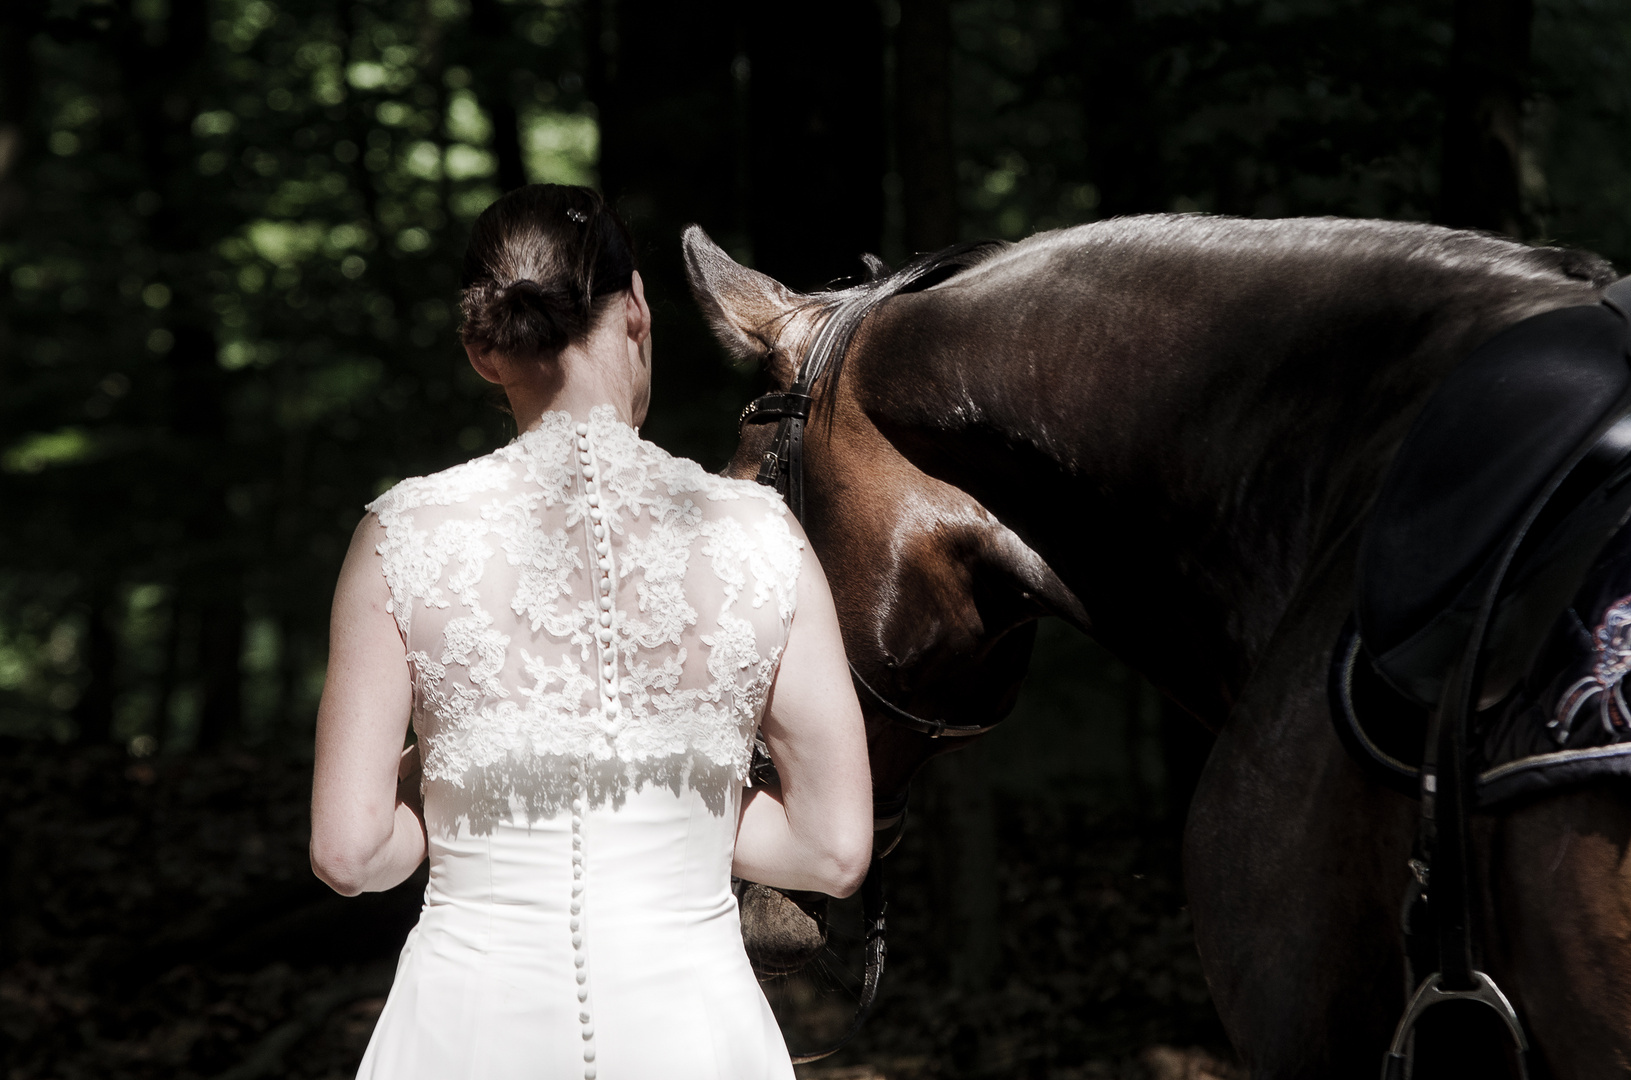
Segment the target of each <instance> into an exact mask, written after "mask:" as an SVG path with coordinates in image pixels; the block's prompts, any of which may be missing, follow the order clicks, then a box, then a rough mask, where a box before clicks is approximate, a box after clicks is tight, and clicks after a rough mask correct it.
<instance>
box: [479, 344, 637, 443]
mask: <svg viewBox="0 0 1631 1080" xmlns="http://www.w3.org/2000/svg"><path fill="white" fill-rule="evenodd" d="M605 321H606V322H607V323H614V322H615V323H617V324H621V322H622V320H610V319H608V320H605ZM604 330H605V331H608V332H596V333H592V334H591V335H590V336H589V337H588V338H587V339H585V340H584V341H583V342H581V343H579V344H574V345H569V346H567V347H566V348H565V349H563V350H561V352H560V354H559V355H558V356H555V357H551V358H548V359H538V360H516V359H507V360H506V361H504V364H503V369H502V370H503V375H504V380H503V386H504V393H505V396H506V397H508V398H509V401H510V411H511V412H512V413H513V414H514V416H515V423H516V427H517V429H518V430H520V431H530V430H531V429H532V428H534V427H536V426H537V425H538V421H539V420H540V419H542V417H543V415H544V413H546V412H566V413H571V414H572V416H573V417H574V418H575V419H577V420H587V419H588V418H589V412H590V410H591V409H594V408H595V407H596V406H599V405H609V406H611V408H612V411H613V412H615V413H616V414H617V418H618V419H619V420H621V421H623V422H624V423H625V424H628V425H629V426H630V427H638V426H639V425H640V424H641V423H642V422H643V421H644V420H645V413H646V404H647V402H648V401H649V399H650V389H649V387H650V371H651V367H650V350H649V347H646V348H642V347H641V346H640V344H638V343H636V344H635V345H634V346H633V347H632V348H631V347H630V339H629V337H628V335H626V334H624V333H621V332H620V331H621V326H620V325H617V326H607V327H605V328H604ZM646 341H647V342H649V341H650V338H649V337H648V338H646Z"/></svg>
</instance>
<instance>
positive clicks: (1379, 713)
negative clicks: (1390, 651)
mask: <svg viewBox="0 0 1631 1080" xmlns="http://www.w3.org/2000/svg"><path fill="white" fill-rule="evenodd" d="M1352 646H1353V642H1351V641H1349V640H1345V642H1344V648H1343V650H1342V651H1341V652H1339V655H1338V656H1337V658H1336V663H1335V665H1334V666H1333V670H1332V685H1331V690H1332V706H1333V708H1332V716H1333V720H1334V722H1335V723H1336V726H1337V733H1338V735H1339V736H1340V737H1341V738H1342V741H1343V743H1344V745H1345V746H1347V748H1348V750H1349V752H1350V753H1352V754H1353V755H1354V757H1356V758H1357V759H1358V760H1359V761H1360V762H1361V763H1362V764H1364V765H1366V766H1367V767H1368V768H1369V769H1370V770H1371V771H1372V773H1373V775H1375V776H1376V777H1377V779H1379V780H1381V781H1382V782H1384V783H1387V784H1389V785H1390V786H1392V787H1395V788H1397V789H1399V790H1401V791H1404V792H1406V793H1409V794H1412V795H1415V794H1417V779H1416V775H1417V769H1418V767H1419V765H1420V763H1421V750H1422V741H1423V738H1424V736H1425V734H1426V722H1427V710H1426V709H1424V708H1421V707H1420V706H1418V705H1416V704H1415V703H1413V702H1411V701H1409V700H1408V699H1406V698H1405V697H1403V696H1402V695H1400V694H1398V693H1396V692H1394V691H1392V690H1391V689H1390V688H1389V687H1387V686H1386V684H1385V683H1383V682H1382V681H1381V680H1380V679H1379V678H1377V677H1376V675H1375V674H1374V672H1373V671H1372V670H1371V668H1370V663H1369V661H1368V660H1367V658H1366V657H1365V656H1364V655H1363V653H1362V652H1361V651H1360V650H1358V649H1357V648H1356V647H1352ZM1628 673H1631V525H1626V526H1624V527H1622V528H1621V529H1620V530H1619V531H1618V532H1617V533H1615V535H1614V538H1613V539H1612V540H1611V541H1609V544H1608V547H1607V548H1605V549H1604V551H1603V554H1602V556H1601V557H1600V558H1599V560H1598V561H1597V563H1596V565H1595V566H1594V567H1593V568H1592V570H1591V573H1590V574H1589V575H1588V576H1587V577H1586V579H1585V581H1584V583H1583V584H1582V585H1581V587H1580V589H1579V591H1578V592H1577V593H1576V594H1575V596H1574V603H1573V606H1571V607H1570V608H1569V609H1568V610H1567V611H1565V612H1564V613H1563V614H1562V615H1561V616H1560V617H1559V618H1558V619H1557V621H1556V622H1555V623H1553V624H1552V627H1551V629H1550V631H1549V632H1548V633H1547V636H1546V639H1545V642H1544V644H1543V645H1542V646H1541V650H1540V653H1539V655H1538V656H1537V658H1536V661H1535V663H1534V665H1533V666H1532V667H1531V668H1530V670H1529V672H1528V674H1527V675H1525V677H1524V678H1523V679H1522V680H1521V681H1520V682H1519V683H1518V685H1517V686H1516V687H1515V688H1514V689H1513V691H1512V692H1511V693H1510V694H1508V696H1507V697H1506V698H1505V699H1504V700H1503V701H1501V702H1499V703H1497V704H1495V705H1494V706H1492V707H1491V708H1489V709H1486V710H1484V711H1483V712H1481V713H1479V714H1478V715H1477V716H1476V717H1474V718H1473V721H1472V730H1471V738H1470V740H1469V745H1470V750H1471V754H1472V760H1471V764H1472V767H1473V771H1474V772H1475V774H1476V776H1477V778H1478V779H1477V800H1476V801H1477V805H1478V806H1479V807H1480V808H1486V809H1487V808H1489V807H1491V806H1493V805H1496V804H1498V803H1501V802H1505V801H1507V800H1509V799H1514V798H1517V797H1520V796H1524V795H1532V794H1536V793H1540V792H1545V791H1550V790H1555V789H1557V788H1560V787H1563V786H1565V785H1572V784H1578V783H1582V782H1584V781H1587V780H1592V779H1596V778H1599V777H1604V776H1631V700H1628V698H1627V690H1626V688H1625V685H1624V682H1625V677H1626V675H1627V674H1628Z"/></svg>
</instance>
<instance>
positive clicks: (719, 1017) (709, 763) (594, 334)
mask: <svg viewBox="0 0 1631 1080" xmlns="http://www.w3.org/2000/svg"><path fill="white" fill-rule="evenodd" d="M464 281H465V292H464V303H463V307H464V330H463V336H464V342H465V348H466V352H467V353H468V355H469V358H470V363H471V364H472V365H473V366H474V367H475V369H476V371H478V372H480V373H481V375H482V377H483V378H486V379H488V380H489V381H491V382H494V383H497V384H499V385H500V386H502V387H503V388H504V392H505V394H506V396H507V397H508V398H509V402H510V407H511V409H512V411H513V412H514V415H515V419H516V424H517V426H518V428H519V429H520V431H521V434H520V436H518V437H517V438H516V439H515V441H513V442H512V443H510V444H509V445H508V446H506V447H504V448H503V449H501V450H498V451H496V452H494V453H492V454H488V455H487V456H485V457H481V458H477V459H475V460H474V461H470V462H467V463H466V464H464V465H459V466H456V467H454V468H452V469H448V470H446V471H445V472H441V473H437V474H436V475H434V476H428V477H419V478H415V479H411V480H406V481H404V482H402V483H401V484H398V485H397V486H396V487H394V488H392V489H391V490H390V491H389V492H387V493H386V494H385V495H383V496H382V497H380V498H379V499H378V500H376V501H375V502H374V503H373V504H372V505H371V506H370V507H369V511H370V513H369V514H368V516H367V517H365V518H364V519H363V522H362V524H361V525H360V526H359V527H358V529H357V533H356V536H355V538H354V539H353V541H352V545H351V550H350V552H349V553H348V554H347V556H346V561H345V566H344V569H342V571H341V573H340V582H339V586H338V588H337V589H336V593H335V600H334V615H333V629H332V638H331V642H330V661H329V673H328V682H327V684H326V685H325V687H324V690H323V701H322V705H321V708H320V710H319V713H318V721H317V763H316V776H315V781H314V785H313V793H312V844H311V854H312V866H313V868H314V869H315V870H316V872H317V874H318V876H319V877H321V878H322V879H323V880H324V881H326V882H328V883H329V884H330V885H331V886H333V887H334V888H335V889H337V890H338V891H340V892H342V893H345V894H347V895H351V894H355V893H358V892H364V891H370V890H379V889H388V888H390V887H391V886H393V885H396V884H397V883H399V882H401V881H402V880H404V879H405V878H407V877H408V875H409V874H411V873H412V872H413V870H414V869H415V868H416V867H417V866H418V865H419V863H420V861H421V860H422V859H424V858H425V856H426V854H427V850H428V854H429V857H430V884H429V886H428V887H427V889H426V890H425V907H424V911H423V914H422V915H421V917H420V920H419V925H418V926H417V927H416V928H415V929H414V931H413V933H412V934H410V935H409V937H408V942H407V944H406V946H405V947H404V948H403V950H402V958H401V960H400V962H399V964H398V967H397V975H396V982H395V984H394V985H393V987H392V989H391V996H390V999H389V1000H388V1001H387V1003H386V1006H385V1010H384V1012H383V1013H382V1014H381V1015H380V1019H379V1024H378V1026H377V1027H376V1028H375V1031H374V1036H373V1039H372V1041H371V1042H370V1043H369V1046H368V1052H367V1054H366V1056H365V1057H364V1059H363V1064H362V1069H361V1072H360V1073H359V1076H361V1077H364V1078H379V1080H415V1078H423V1080H458V1078H465V1077H468V1078H472V1080H510V1078H514V1080H522V1078H527V1080H534V1078H556V1077H560V1078H567V1077H571V1078H577V1077H582V1078H584V1080H596V1077H597V1076H600V1077H604V1078H605V1080H654V1078H658V1077H661V1078H663V1080H683V1078H691V1077H696V1078H720V1080H735V1078H748V1077H751V1078H760V1077H791V1076H792V1068H791V1065H790V1064H789V1062H788V1055H787V1050H786V1047H785V1046H784V1044H783V1043H782V1039H781V1034H780V1032H779V1031H778V1030H777V1028H776V1024H775V1020H774V1018H773V1017H772V1015H771V1013H770V1010H769V1008H768V1006H767V1004H766V1002H765V999H764V996H763V994H762V993H761V992H760V990H759V987H758V984H757V982H756V981H755V979H754V976H753V973H752V970H751V969H750V967H749V965H748V961H747V957H746V955H745V953H744V952H743V948H742V941H741V931H740V926H739V923H738V915H737V910H736V902H735V899H734V898H733V896H732V895H731V891H730V876H731V874H732V873H735V874H737V875H738V876H741V877H745V878H749V879H751V880H753V881H758V882H763V883H766V884H770V885H776V886H780V887H783V888H789V889H810V890H817V891H821V892H827V893H831V894H833V895H837V896H844V895H847V894H849V893H850V892H852V891H853V890H854V889H855V888H856V887H857V885H858V884H859V882H860V880H861V878H862V876H863V874H864V872H865V868H866V865H867V861H868V858H869V856H870V846H871V784H870V779H869V776H868V771H867V762H866V747H865V741H864V736H863V732H862V727H861V719H860V711H859V708H858V706H857V705H856V701H855V696H854V691H853V689H852V688H851V685H850V681H849V674H848V668H847V666H846V664H845V661H844V654H843V647H842V643H841V642H840V639H839V633H838V624H837V618H836V616H835V614H834V611H833V606H832V600H831V597H830V596H829V594H828V592H827V585H826V582H825V579H824V578H823V576H822V573H821V568H820V566H819V565H818V564H817V563H816V561H815V558H814V556H813V555H812V554H811V553H810V550H809V547H808V545H807V544H805V543H804V540H803V537H802V533H801V531H800V530H799V528H798V525H797V524H796V523H795V522H793V521H792V519H791V517H790V516H789V515H788V514H787V512H786V510H785V508H784V507H783V505H782V504H781V502H780V501H779V500H778V499H777V498H776V497H775V496H774V494H773V493H769V492H768V491H767V489H765V488H761V487H759V486H757V485H755V484H752V483H750V482H746V481H739V480H730V479H725V478H723V477H719V476H714V475H712V474H709V473H706V472H704V471H703V470H702V468H701V467H700V466H698V465H696V464H695V463H693V462H690V461H686V460H683V459H679V458H674V457H670V456H669V455H668V454H666V453H664V452H663V451H662V450H660V449H658V448H657V447H656V446H654V445H652V444H651V443H648V442H644V441H642V440H641V439H640V438H639V435H638V432H637V430H636V429H637V426H638V425H639V424H640V423H641V422H642V421H643V420H644V418H645V412H646V406H647V403H648V401H649V398H650V388H651V311H650V308H648V307H647V306H646V299H645V294H644V290H643V289H642V286H641V283H640V275H639V274H638V273H637V272H636V271H635V268H634V257H633V253H632V246H631V244H630V242H629V238H628V234H627V232H626V231H625V229H624V227H623V225H622V224H621V223H620V222H619V221H618V220H617V218H616V216H615V215H614V214H613V213H612V211H611V210H610V209H609V208H607V207H606V206H605V205H604V203H603V202H602V201H601V199H600V197H599V196H597V195H596V194H595V193H594V192H592V191H589V190H587V189H584V188H572V187H557V186H554V185H534V186H531V187H526V188H522V189H520V190H518V191H514V192H511V193H510V194H509V195H506V196H505V197H504V198H502V199H500V200H499V201H498V202H496V203H494V204H493V206H491V207H490V208H488V210H487V211H486V212H485V213H483V214H482V215H481V217H480V219H478V220H477V222H476V226H475V230H474V234H473V236H472V238H471V241H470V247H469V250H468V252H467V253H466V256H465V267H464ZM410 718H411V720H412V722H413V724H414V730H415V732H416V733H417V736H418V739H417V745H416V748H415V749H410V750H409V751H408V752H407V753H406V754H404V753H403V752H402V746H403V742H404V739H405V735H406V728H407V725H408V723H409V720H410ZM756 735H758V736H762V737H763V739H764V742H765V745H766V746H767V748H768V749H769V752H770V755H771V757H772V759H773V760H774V761H775V763H776V765H777V768H778V772H779V774H780V778H781V787H780V789H779V790H778V789H755V790H753V791H751V792H748V793H747V794H746V795H744V792H743V782H744V779H745V777H746V775H747V768H748V765H749V762H750V759H751V754H752V747H753V741H754V738H755V736H756ZM416 751H417V753H416ZM399 757H400V758H401V759H402V761H403V762H412V763H416V764H417V763H420V762H422V770H423V777H422V781H421V780H420V777H419V776H418V775H416V773H415V770H414V769H413V768H411V767H410V766H409V765H406V764H405V765H404V766H403V767H402V769H401V772H402V773H403V775H404V776H405V777H407V779H405V780H403V781H400V782H399V780H398V773H399V762H398V759H399ZM421 782H422V792H423V809H422V811H421V809H420V802H419V795H420V790H421V788H420V784H421Z"/></svg>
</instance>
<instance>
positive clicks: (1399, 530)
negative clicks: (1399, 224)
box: [1356, 304, 1631, 704]
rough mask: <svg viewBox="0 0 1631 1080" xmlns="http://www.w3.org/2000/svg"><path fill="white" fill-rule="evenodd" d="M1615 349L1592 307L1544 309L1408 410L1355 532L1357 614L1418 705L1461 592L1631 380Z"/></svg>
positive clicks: (1459, 638)
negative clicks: (1406, 425) (1366, 516)
mask: <svg viewBox="0 0 1631 1080" xmlns="http://www.w3.org/2000/svg"><path fill="white" fill-rule="evenodd" d="M1626 350H1627V329H1626V322H1625V320H1624V319H1623V318H1622V317H1621V316H1619V315H1618V314H1617V313H1616V312H1615V311H1613V310H1611V309H1610V308H1608V307H1606V306H1604V305H1602V304H1592V305H1588V306H1580V307H1568V308H1560V309H1557V310H1554V311H1549V312H1545V313H1543V314H1540V315H1536V316H1533V317H1532V318H1529V319H1526V320H1524V321H1523V322H1521V323H1518V324H1517V325H1515V326H1512V327H1509V328H1507V329H1506V330H1504V331H1502V332H1501V333H1500V334H1498V335H1496V336H1495V337H1494V338H1491V339H1490V340H1489V341H1487V342H1485V343H1484V344H1483V345H1481V346H1479V347H1478V348H1477V349H1476V350H1474V352H1473V353H1472V354H1471V355H1470V356H1468V357H1467V359H1466V360H1464V361H1462V362H1461V363H1460V364H1459V365H1457V367H1456V368H1455V370H1453V371H1452V372H1451V373H1450V375H1449V376H1448V378H1446V379H1445V381H1444V383H1443V384H1442V385H1441V386H1440V388H1439V389H1438V390H1437V391H1436V392H1435V393H1434V395H1433V397H1432V398H1431V399H1430V400H1429V401H1428V403H1427V405H1426V406H1425V407H1424V408H1423V410H1422V412H1421V414H1420V415H1419V416H1418V417H1417V418H1416V421H1415V424H1414V425H1413V426H1412V428H1411V430H1410V433H1409V435H1408V436H1406V438H1405V440H1404V442H1403V444H1402V445H1401V446H1400V448H1399V452H1398V454H1397V456H1396V457H1395V459H1394V462H1393V464H1392V466H1391V467H1390V469H1389V472H1388V476H1387V479H1386V480H1385V482H1384V484H1383V487H1382V491H1381V494H1380V495H1379V497H1378V499H1377V502H1376V506H1375V508H1374V509H1373V511H1372V513H1371V518H1370V521H1369V523H1368V525H1367V527H1366V532H1365V536H1364V540H1363V545H1362V547H1361V551H1360V558H1359V590H1358V598H1357V599H1358V602H1357V611H1356V613H1357V616H1358V620H1359V627H1360V630H1361V631H1362V634H1363V637H1364V642H1365V647H1366V650H1367V651H1368V652H1369V653H1370V655H1371V657H1372V658H1374V659H1375V660H1376V663H1377V668H1378V670H1379V671H1380V672H1381V674H1382V675H1383V677H1384V678H1386V679H1387V680H1388V681H1389V682H1390V683H1391V684H1392V685H1393V686H1394V687H1396V688H1397V689H1399V690H1400V691H1402V692H1404V693H1405V694H1407V695H1408V696H1410V697H1412V698H1413V699H1414V700H1416V701H1417V702H1418V703H1421V704H1435V703H1436V694H1434V692H1433V690H1434V687H1433V686H1432V685H1431V680H1432V678H1433V677H1434V676H1437V675H1441V674H1442V672H1443V671H1444V670H1446V669H1447V668H1448V667H1449V665H1450V663H1451V662H1452V661H1453V659H1454V658H1455V656H1456V655H1457V654H1458V652H1459V649H1460V648H1461V646H1462V643H1463V642H1464V641H1465V631H1464V629H1463V628H1462V627H1461V623H1463V622H1465V621H1466V618H1467V615H1468V613H1469V612H1470V610H1471V609H1473V608H1476V606H1477V603H1478V600H1479V599H1480V597H1481V592H1482V590H1481V589H1479V588H1476V587H1471V588H1470V587H1469V586H1475V585H1476V584H1477V581H1476V580H1475V579H1479V578H1480V574H1479V572H1480V570H1482V569H1483V568H1485V566H1486V564H1487V563H1488V562H1489V561H1490V560H1491V558H1492V556H1493V555H1494V554H1495V552H1496V551H1497V549H1498V548H1499V547H1500V545H1501V542H1502V540H1503V539H1504V538H1506V537H1507V536H1509V535H1510V534H1511V532H1512V530H1513V528H1514V527H1515V525H1516V524H1517V520H1518V518H1519V517H1520V515H1522V513H1523V512H1524V510H1525V509H1526V508H1527V507H1528V506H1529V505H1530V504H1531V502H1533V500H1534V499H1535V497H1536V496H1537V495H1538V494H1539V492H1540V490H1541V488H1542V486H1543V485H1544V484H1545V483H1546V482H1547V480H1548V479H1549V478H1551V477H1552V476H1553V475H1554V474H1555V473H1556V472H1557V470H1558V469H1559V467H1560V466H1561V465H1562V464H1563V462H1564V461H1565V460H1566V459H1567V458H1568V457H1569V455H1570V454H1571V452H1573V451H1574V450H1575V449H1576V448H1577V447H1578V446H1579V445H1580V444H1581V442H1582V440H1583V439H1585V438H1586V436H1587V435H1588V434H1590V432H1591V431H1592V430H1593V429H1594V428H1595V427H1597V426H1598V425H1599V424H1600V423H1601V422H1602V421H1603V420H1604V419H1605V417H1606V416H1607V414H1608V412H1609V410H1611V409H1612V408H1613V407H1614V405H1615V404H1616V403H1617V402H1618V401H1619V400H1620V399H1621V397H1622V396H1623V395H1624V394H1625V392H1626V390H1627V387H1628V385H1631V368H1628V367H1627V364H1626V359H1625V357H1626ZM1423 673H1425V674H1426V676H1427V677H1426V678H1422V677H1421V676H1422V675H1423Z"/></svg>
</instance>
